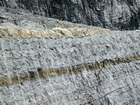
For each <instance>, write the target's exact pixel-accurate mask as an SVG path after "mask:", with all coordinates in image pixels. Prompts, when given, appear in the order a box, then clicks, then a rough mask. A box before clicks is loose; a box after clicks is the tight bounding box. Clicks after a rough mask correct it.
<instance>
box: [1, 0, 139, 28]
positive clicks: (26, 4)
mask: <svg viewBox="0 0 140 105" xmlns="http://www.w3.org/2000/svg"><path fill="white" fill-rule="evenodd" d="M0 5H1V6H7V7H12V8H23V9H28V10H30V11H31V12H32V13H34V14H39V15H42V16H46V17H53V18H58V19H61V20H68V21H71V22H74V23H84V24H87V25H93V26H100V27H106V28H110V29H120V30H134V29H140V1H139V0H1V1H0Z"/></svg>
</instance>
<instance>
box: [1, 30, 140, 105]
mask: <svg viewBox="0 0 140 105" xmlns="http://www.w3.org/2000/svg"><path fill="white" fill-rule="evenodd" d="M139 46H140V31H124V32H120V31H111V32H108V33H104V34H102V35H100V34H94V35H90V36H85V37H73V38H43V37H42V38H33V37H32V38H28V37H27V38H0V94H1V95H0V104H1V105H5V104H8V105H9V104H12V105H20V104H21V103H23V104H24V105H34V104H45V105H52V104H53V105H85V104H86V105H109V104H115V105H125V104H129V105H137V104H140V47H139Z"/></svg>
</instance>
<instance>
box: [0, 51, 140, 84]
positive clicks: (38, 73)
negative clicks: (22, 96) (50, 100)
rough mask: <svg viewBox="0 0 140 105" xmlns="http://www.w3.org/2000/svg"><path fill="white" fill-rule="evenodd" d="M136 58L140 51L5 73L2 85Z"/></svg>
mask: <svg viewBox="0 0 140 105" xmlns="http://www.w3.org/2000/svg"><path fill="white" fill-rule="evenodd" d="M135 60H140V52H136V53H133V54H131V55H127V56H122V57H117V58H113V59H105V60H103V61H101V62H94V63H85V64H79V65H75V66H67V67H60V68H37V70H35V71H27V72H24V73H23V72H22V73H16V74H9V75H3V76H1V77H0V86H5V85H12V84H17V83H22V82H24V81H29V80H36V79H38V78H46V77H47V76H56V75H62V74H73V73H77V72H81V71H83V70H96V69H101V68H105V67H106V66H110V65H117V64H120V63H129V62H132V61H135Z"/></svg>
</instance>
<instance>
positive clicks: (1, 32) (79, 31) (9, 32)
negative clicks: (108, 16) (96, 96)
mask: <svg viewBox="0 0 140 105" xmlns="http://www.w3.org/2000/svg"><path fill="white" fill-rule="evenodd" d="M107 32H110V30H109V29H104V28H78V27H75V28H59V27H58V28H52V29H46V30H29V29H20V28H12V27H3V26H0V38H31V37H38V38H40V37H43V38H61V37H82V36H88V35H94V34H104V33H107Z"/></svg>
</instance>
